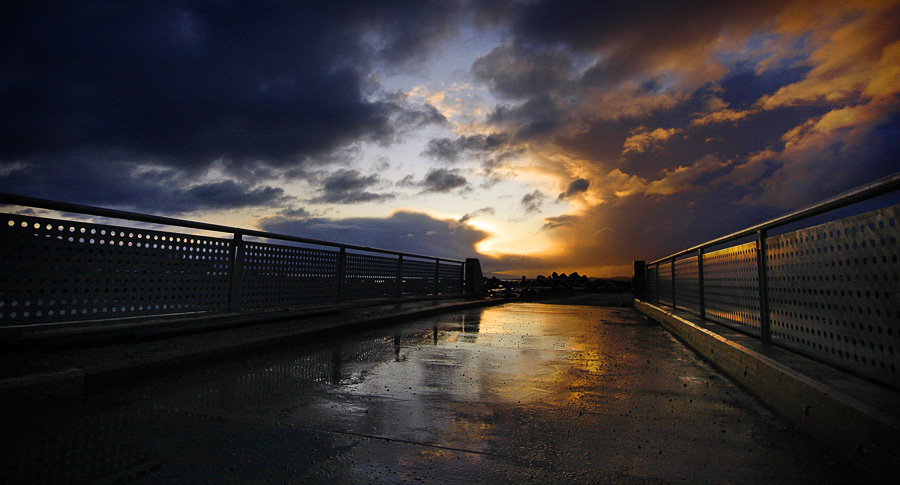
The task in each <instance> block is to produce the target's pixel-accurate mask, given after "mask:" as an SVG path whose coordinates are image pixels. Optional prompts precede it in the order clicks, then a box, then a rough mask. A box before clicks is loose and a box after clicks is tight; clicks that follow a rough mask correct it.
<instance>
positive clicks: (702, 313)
mask: <svg viewBox="0 0 900 485" xmlns="http://www.w3.org/2000/svg"><path fill="white" fill-rule="evenodd" d="M704 293H705V289H704V288H703V248H700V249H698V250H697V300H698V305H699V306H700V318H706V297H705V295H704Z"/></svg>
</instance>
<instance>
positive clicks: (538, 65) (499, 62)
mask: <svg viewBox="0 0 900 485" xmlns="http://www.w3.org/2000/svg"><path fill="white" fill-rule="evenodd" d="M572 70H573V65H572V59H571V57H570V55H569V54H568V53H567V52H566V51H564V50H562V49H558V48H557V49H548V50H544V49H527V48H524V47H522V46H521V45H519V44H505V45H502V46H499V47H497V48H495V49H494V50H493V51H491V52H490V53H489V54H487V55H486V56H483V57H481V58H479V59H478V60H476V61H475V63H474V64H473V65H472V73H473V74H474V75H475V77H476V79H479V80H482V81H485V82H487V83H489V85H490V87H491V89H492V91H493V92H494V93H497V94H499V95H501V96H503V97H505V98H511V99H522V98H529V97H531V96H533V95H534V93H559V92H565V91H566V90H567V87H568V86H569V85H570V84H571V81H570V80H571V77H572Z"/></svg>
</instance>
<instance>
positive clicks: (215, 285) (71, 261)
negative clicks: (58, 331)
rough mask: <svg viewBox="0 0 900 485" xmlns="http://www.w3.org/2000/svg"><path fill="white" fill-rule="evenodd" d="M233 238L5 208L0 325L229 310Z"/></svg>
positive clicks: (1, 239)
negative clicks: (8, 211) (13, 212)
mask: <svg viewBox="0 0 900 485" xmlns="http://www.w3.org/2000/svg"><path fill="white" fill-rule="evenodd" d="M231 247H232V242H231V240H229V239H217V238H211V237H201V236H191V235H185V234H178V233H171V232H162V231H151V230H146V229H132V228H122V227H115V226H108V225H101V224H89V223H83V222H73V221H63V220H55V219H45V218H36V217H29V216H20V215H10V214H4V215H3V219H2V224H0V325H3V326H6V325H27V324H33V323H42V322H64V321H74V320H95V319H105V318H121V317H130V316H140V315H156V314H169V313H179V312H194V311H215V310H223V309H225V308H227V305H228V292H229V277H228V272H229V261H230V251H231Z"/></svg>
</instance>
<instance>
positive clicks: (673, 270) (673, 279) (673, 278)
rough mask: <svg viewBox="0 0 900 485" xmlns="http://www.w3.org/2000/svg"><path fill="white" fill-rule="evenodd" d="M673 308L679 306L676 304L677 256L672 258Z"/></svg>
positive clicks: (675, 308)
mask: <svg viewBox="0 0 900 485" xmlns="http://www.w3.org/2000/svg"><path fill="white" fill-rule="evenodd" d="M672 309H673V310H677V309H678V306H677V305H676V304H675V258H672Z"/></svg>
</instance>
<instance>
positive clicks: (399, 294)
mask: <svg viewBox="0 0 900 485" xmlns="http://www.w3.org/2000/svg"><path fill="white" fill-rule="evenodd" d="M397 298H403V255H402V254H401V255H400V257H399V258H397Z"/></svg>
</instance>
